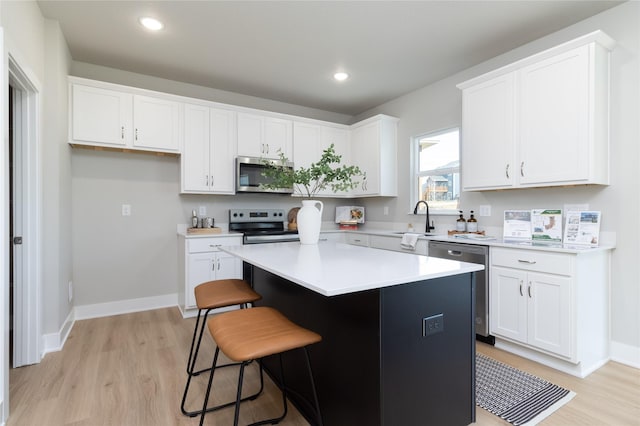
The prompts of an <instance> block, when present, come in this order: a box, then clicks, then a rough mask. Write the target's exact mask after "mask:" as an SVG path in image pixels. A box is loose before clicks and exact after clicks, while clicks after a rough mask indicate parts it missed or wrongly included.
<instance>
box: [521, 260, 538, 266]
mask: <svg viewBox="0 0 640 426" xmlns="http://www.w3.org/2000/svg"><path fill="white" fill-rule="evenodd" d="M518 263H526V264H527V265H535V264H536V261H535V260H522V259H518Z"/></svg>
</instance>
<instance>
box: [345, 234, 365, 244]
mask: <svg viewBox="0 0 640 426" xmlns="http://www.w3.org/2000/svg"><path fill="white" fill-rule="evenodd" d="M345 238H346V240H347V244H352V245H354V246H362V247H369V235H368V234H361V233H353V234H352V233H348V234H347V235H346V236H345Z"/></svg>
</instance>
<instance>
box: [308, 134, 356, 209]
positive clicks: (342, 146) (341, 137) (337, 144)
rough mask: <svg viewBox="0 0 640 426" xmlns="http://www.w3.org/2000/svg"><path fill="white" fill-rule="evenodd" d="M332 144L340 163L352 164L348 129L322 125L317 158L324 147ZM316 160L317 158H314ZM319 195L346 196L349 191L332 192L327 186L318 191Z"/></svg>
mask: <svg viewBox="0 0 640 426" xmlns="http://www.w3.org/2000/svg"><path fill="white" fill-rule="evenodd" d="M331 144H333V149H334V150H335V152H336V154H338V155H339V156H340V157H341V159H340V161H341V165H349V166H351V165H354V164H352V162H351V155H350V153H351V149H350V146H349V145H350V144H349V131H348V130H346V129H337V128H334V127H328V126H327V127H322V128H321V132H320V144H319V153H318V158H320V156H321V155H322V153H323V152H324V150H325V149H327V148H329V147H330V146H331ZM316 161H317V160H316ZM319 195H322V196H329V197H348V196H351V191H339V192H333V190H332V189H331V188H327V189H325V190H324V191H320V193H319Z"/></svg>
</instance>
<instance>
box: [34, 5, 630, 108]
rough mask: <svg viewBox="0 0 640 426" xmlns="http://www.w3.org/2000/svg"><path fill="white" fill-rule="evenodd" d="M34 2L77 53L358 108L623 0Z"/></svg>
mask: <svg viewBox="0 0 640 426" xmlns="http://www.w3.org/2000/svg"><path fill="white" fill-rule="evenodd" d="M38 3H39V5H40V9H41V10H42V13H43V15H44V16H45V17H47V18H51V19H54V20H57V21H59V22H60V26H61V28H62V32H63V33H64V36H65V37H66V40H67V43H68V45H69V49H70V51H71V56H72V57H73V59H74V60H76V61H80V62H87V63H91V64H96V65H102V66H106V67H111V68H118V69H122V70H126V71H131V72H136V73H141V74H145V75H152V76H156V77H161V78H166V79H170V80H176V81H182V82H187V83H192V84H196V85H200V86H205V87H212V88H216V89H221V90H228V91H232V92H237V93H242V94H246V95H252V96H258V97H262V98H267V99H273V100H278V101H282V102H288V103H292V104H297V105H303V106H307V107H311V108H318V109H322V110H326V111H332V112H337V113H343V114H349V115H356V114H359V113H361V112H363V111H366V110H367V109H369V108H372V107H374V106H377V105H380V104H382V103H384V102H386V101H388V100H391V99H394V98H396V97H398V96H400V95H403V94H405V93H408V92H411V91H413V90H415V89H418V88H420V87H423V86H426V85H428V84H430V83H432V82H435V81H437V80H439V79H441V78H443V77H446V76H448V75H451V74H454V73H456V72H458V71H461V70H463V69H466V68H469V67H470V66H473V65H476V64H478V63H480V62H483V61H485V60H487V59H490V58H492V57H494V56H497V55H499V54H501V53H504V52H506V51H509V50H511V49H513V48H515V47H518V46H520V45H522V44H525V43H527V42H529V41H532V40H535V39H537V38H540V37H542V36H544V35H546V34H549V33H551V32H554V31H556V30H559V29H561V28H564V27H566V26H568V25H571V24H573V23H575V22H578V21H580V20H582V19H585V18H587V17H589V16H592V15H595V14H597V13H599V12H601V11H603V10H606V9H608V8H611V7H613V6H616V5H618V4H619V3H620V2H618V1H590V0H588V1H587V0H568V1H565V0H554V1H540V0H538V1H515V0H512V1H480V0H476V1H407V2H405V1H372V2H369V1H175V0H174V1H113V0H112V1H55V0H41V1H39V2H38ZM141 16H153V17H156V18H158V19H160V20H161V21H163V22H164V24H165V29H164V30H163V31H161V32H159V33H150V32H149V31H146V30H144V29H142V28H141V27H140V25H139V24H138V22H137V20H138V18H139V17H141ZM337 70H344V71H347V72H348V73H350V74H351V78H350V79H349V80H347V81H346V82H343V83H336V82H334V81H333V79H332V75H333V73H334V72H335V71H337Z"/></svg>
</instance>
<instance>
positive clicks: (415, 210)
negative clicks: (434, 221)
mask: <svg viewBox="0 0 640 426" xmlns="http://www.w3.org/2000/svg"><path fill="white" fill-rule="evenodd" d="M420 203H423V204H424V206H425V207H426V208H427V220H426V222H425V227H424V232H425V234H428V233H429V232H430V231H432V230H434V229H436V228H435V226H431V225H429V204H427V202H426V201H424V200H420V201H418V202H417V203H416V207H415V208H414V209H413V214H418V206H419V205H420Z"/></svg>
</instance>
